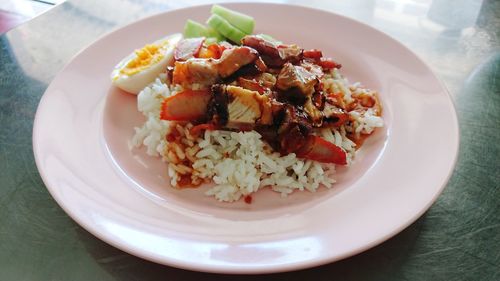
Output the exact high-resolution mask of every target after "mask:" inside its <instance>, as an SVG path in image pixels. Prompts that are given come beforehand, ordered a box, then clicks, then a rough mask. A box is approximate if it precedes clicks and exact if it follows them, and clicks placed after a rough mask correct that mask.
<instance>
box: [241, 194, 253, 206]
mask: <svg viewBox="0 0 500 281" xmlns="http://www.w3.org/2000/svg"><path fill="white" fill-rule="evenodd" d="M243 200H245V203H247V204H252V196H250V195H247V196H245V197H244V198H243Z"/></svg>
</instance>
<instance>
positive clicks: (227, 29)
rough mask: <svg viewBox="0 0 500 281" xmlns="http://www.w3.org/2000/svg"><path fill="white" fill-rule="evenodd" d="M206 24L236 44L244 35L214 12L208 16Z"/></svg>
mask: <svg viewBox="0 0 500 281" xmlns="http://www.w3.org/2000/svg"><path fill="white" fill-rule="evenodd" d="M207 24H208V25H209V26H210V27H212V28H213V29H215V30H217V31H218V32H219V33H220V34H222V35H224V37H226V38H228V39H229V40H231V41H233V42H234V43H236V44H241V38H243V37H245V35H246V34H245V33H243V32H242V31H241V30H239V29H238V28H236V27H234V26H232V25H231V24H230V23H229V22H228V21H227V20H225V19H223V18H222V17H220V16H218V15H216V14H213V15H211V16H210V17H209V18H208V20H207Z"/></svg>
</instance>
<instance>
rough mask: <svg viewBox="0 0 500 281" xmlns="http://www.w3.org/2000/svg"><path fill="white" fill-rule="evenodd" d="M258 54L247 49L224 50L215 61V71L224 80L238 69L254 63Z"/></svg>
mask: <svg viewBox="0 0 500 281" xmlns="http://www.w3.org/2000/svg"><path fill="white" fill-rule="evenodd" d="M258 58H259V53H257V51H256V50H254V49H252V48H249V47H235V48H232V49H228V50H225V51H224V52H223V53H222V56H221V58H220V59H219V60H217V62H216V64H217V70H218V72H219V75H220V76H221V77H222V78H226V77H228V76H230V75H231V74H233V73H234V72H236V71H237V70H238V69H240V68H241V67H242V66H245V65H247V64H250V63H253V62H255V61H256V60H257V59H258Z"/></svg>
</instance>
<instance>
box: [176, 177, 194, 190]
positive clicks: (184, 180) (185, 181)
mask: <svg viewBox="0 0 500 281" xmlns="http://www.w3.org/2000/svg"><path fill="white" fill-rule="evenodd" d="M177 184H178V185H179V187H180V188H184V187H191V186H192V184H191V175H181V178H180V179H179V181H178V182H177Z"/></svg>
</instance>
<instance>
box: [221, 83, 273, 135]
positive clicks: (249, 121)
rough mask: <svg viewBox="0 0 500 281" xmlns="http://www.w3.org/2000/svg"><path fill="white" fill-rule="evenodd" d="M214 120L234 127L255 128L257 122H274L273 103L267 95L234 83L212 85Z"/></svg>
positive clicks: (260, 123) (266, 123)
mask: <svg viewBox="0 0 500 281" xmlns="http://www.w3.org/2000/svg"><path fill="white" fill-rule="evenodd" d="M212 93H213V96H214V98H213V106H214V108H215V110H216V112H215V116H214V121H215V122H216V123H218V124H219V125H222V126H225V127H227V128H232V129H245V130H249V129H253V128H254V127H255V125H256V124H259V125H270V124H272V122H273V118H272V110H271V103H270V100H269V98H268V97H267V96H266V95H261V94H260V93H259V92H257V91H252V90H248V89H244V88H241V87H238V86H232V85H214V86H213V87H212Z"/></svg>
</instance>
